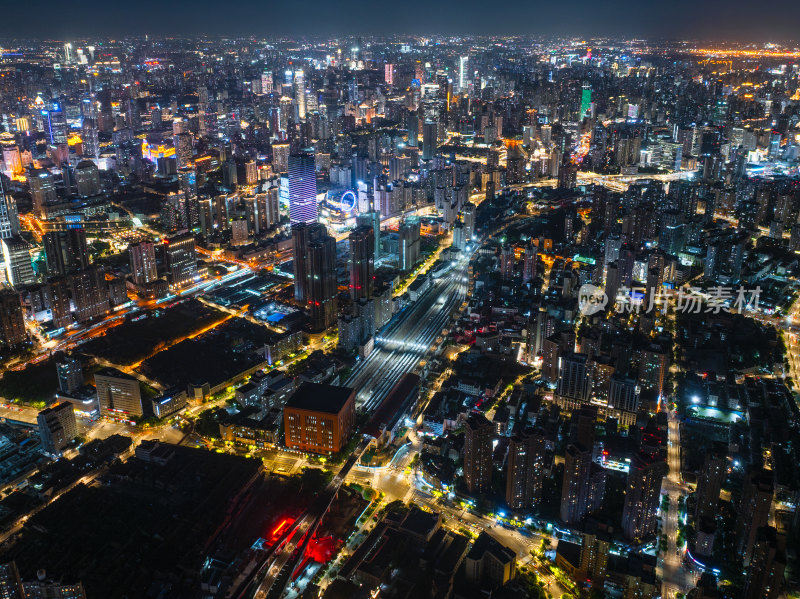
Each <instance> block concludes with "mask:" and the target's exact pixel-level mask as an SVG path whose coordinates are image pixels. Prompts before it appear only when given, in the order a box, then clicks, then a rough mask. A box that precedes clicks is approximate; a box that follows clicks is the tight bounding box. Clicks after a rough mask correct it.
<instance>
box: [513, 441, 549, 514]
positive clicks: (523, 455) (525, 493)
mask: <svg viewBox="0 0 800 599" xmlns="http://www.w3.org/2000/svg"><path fill="white" fill-rule="evenodd" d="M545 452H546V441H545V439H544V437H543V436H542V435H540V434H537V433H536V432H534V431H533V430H530V431H525V432H523V433H518V434H515V435H513V436H512V437H511V438H510V439H509V443H508V469H507V471H506V503H508V506H509V507H510V508H511V509H512V510H525V509H528V508H530V507H531V506H533V504H534V503H535V502H537V501H538V500H539V498H540V496H541V493H542V481H543V480H544V471H545V465H546V464H545Z"/></svg>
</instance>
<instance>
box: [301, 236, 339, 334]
mask: <svg viewBox="0 0 800 599" xmlns="http://www.w3.org/2000/svg"><path fill="white" fill-rule="evenodd" d="M305 262H306V298H307V299H306V305H307V306H308V315H309V321H310V325H311V328H312V330H314V331H323V330H325V329H327V328H328V327H331V326H333V325H334V324H335V323H336V292H337V285H336V240H335V239H334V238H333V237H331V236H330V235H328V234H327V232H326V234H325V235H324V236H323V237H321V238H319V239H317V240H315V241H312V242H310V243H309V244H308V252H307V254H306V258H305Z"/></svg>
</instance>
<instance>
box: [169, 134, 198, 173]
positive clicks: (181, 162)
mask: <svg viewBox="0 0 800 599" xmlns="http://www.w3.org/2000/svg"><path fill="white" fill-rule="evenodd" d="M173 127H174V124H173ZM172 144H173V145H174V146H175V158H176V160H177V161H178V168H183V167H187V166H191V164H192V154H193V141H192V134H191V133H189V132H188V131H185V132H181V133H176V134H175V135H173V136H172Z"/></svg>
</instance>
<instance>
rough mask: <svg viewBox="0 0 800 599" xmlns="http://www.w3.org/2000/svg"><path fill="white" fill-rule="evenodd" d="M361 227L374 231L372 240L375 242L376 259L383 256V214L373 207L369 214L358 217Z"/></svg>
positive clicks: (357, 221)
mask: <svg viewBox="0 0 800 599" xmlns="http://www.w3.org/2000/svg"><path fill="white" fill-rule="evenodd" d="M356 223H357V224H358V226H359V227H361V226H366V227H370V228H371V229H372V238H373V240H374V242H375V254H374V255H375V259H376V260H377V259H378V257H380V255H381V213H380V212H378V211H377V210H375V209H374V207H372V208H371V209H370V210H369V211H368V212H362V213H360V214H359V215H358V216H357V217H356Z"/></svg>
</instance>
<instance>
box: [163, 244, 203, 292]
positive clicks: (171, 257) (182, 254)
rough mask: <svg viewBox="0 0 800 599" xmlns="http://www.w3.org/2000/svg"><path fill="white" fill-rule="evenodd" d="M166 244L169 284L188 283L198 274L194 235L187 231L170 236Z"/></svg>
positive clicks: (180, 285)
mask: <svg viewBox="0 0 800 599" xmlns="http://www.w3.org/2000/svg"><path fill="white" fill-rule="evenodd" d="M164 244H165V253H166V258H167V277H168V279H169V284H170V285H172V286H174V287H183V286H185V285H188V284H189V283H191V282H192V281H193V280H194V278H195V276H196V275H197V256H196V254H195V247H194V235H192V234H191V233H186V234H184V235H175V236H174V237H168V238H167V239H166V240H165V241H164Z"/></svg>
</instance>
